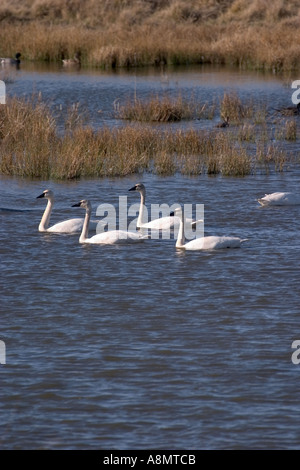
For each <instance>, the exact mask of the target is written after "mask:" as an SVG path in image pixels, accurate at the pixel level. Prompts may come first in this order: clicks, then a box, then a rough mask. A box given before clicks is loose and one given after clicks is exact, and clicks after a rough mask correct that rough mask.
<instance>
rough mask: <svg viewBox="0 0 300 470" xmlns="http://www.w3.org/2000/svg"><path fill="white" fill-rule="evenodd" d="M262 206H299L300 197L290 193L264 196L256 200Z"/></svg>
mask: <svg viewBox="0 0 300 470" xmlns="http://www.w3.org/2000/svg"><path fill="white" fill-rule="evenodd" d="M257 201H258V202H259V204H261V205H262V206H292V205H296V204H300V197H299V196H295V195H294V194H293V193H290V192H282V193H280V192H277V193H271V194H265V196H264V197H261V198H260V199H258V200H257Z"/></svg>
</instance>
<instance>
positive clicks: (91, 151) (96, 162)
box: [0, 95, 299, 179]
mask: <svg viewBox="0 0 300 470" xmlns="http://www.w3.org/2000/svg"><path fill="white" fill-rule="evenodd" d="M232 100H233V103H235V104H237V103H239V101H238V100H237V98H236V97H235V96H233V98H232ZM223 101H225V102H226V103H227V106H228V104H229V101H228V96H227V95H225V96H224V100H223ZM163 104H164V103H163V102H162V106H163ZM183 107H185V103H183ZM232 109H233V111H234V112H236V108H235V107H234V106H233V104H232ZM238 109H239V110H240V111H241V109H242V110H243V112H244V113H245V116H247V112H248V113H249V112H250V111H251V113H252V114H251V116H252V117H254V116H255V109H253V108H251V107H250V106H249V105H248V106H246V105H242V108H240V105H239V108H238ZM233 111H232V112H233ZM64 127H65V132H64V133H63V135H62V134H61V132H58V130H57V122H56V119H55V118H54V116H53V114H52V112H51V108H50V106H48V105H47V104H45V103H44V102H43V100H42V98H41V96H33V97H31V98H30V99H24V98H22V99H18V98H11V99H9V100H8V103H7V104H6V105H2V106H0V173H1V174H7V175H18V176H26V177H38V178H43V179H50V178H53V179H71V178H80V177H107V176H125V175H129V174H134V173H143V172H145V171H148V172H153V173H156V174H160V175H171V174H174V173H176V172H178V173H181V174H185V175H198V174H201V173H207V174H222V175H229V176H245V175H248V174H250V173H254V172H256V171H260V172H261V171H264V172H267V171H269V170H270V169H272V170H274V169H275V170H276V171H283V170H285V169H286V168H287V166H288V165H290V164H291V163H292V164H294V163H298V159H299V157H298V156H296V155H291V154H289V153H288V152H286V151H284V150H283V146H282V143H283V142H288V141H290V140H295V139H297V135H296V125H295V122H294V121H293V119H292V120H289V121H287V120H285V119H283V118H280V120H279V121H278V124H277V127H276V138H277V142H276V143H275V144H274V143H272V144H271V143H270V142H272V141H273V142H274V135H272V136H271V135H270V131H269V130H268V127H267V124H266V122H260V124H255V122H254V121H251V122H250V121H249V120H248V117H245V118H244V123H243V122H242V121H241V124H240V125H239V126H237V127H232V128H227V129H225V130H223V129H212V130H210V131H202V130H193V129H191V130H186V131H183V130H181V129H180V130H179V129H178V130H174V129H169V130H168V129H165V130H158V129H157V128H156V127H155V128H153V127H151V126H148V125H145V124H143V125H141V124H140V123H138V122H136V123H134V124H133V123H132V124H125V125H124V127H120V128H114V129H108V128H102V129H99V130H97V131H95V130H93V129H92V128H91V127H89V126H88V125H85V124H84V119H81V116H80V114H78V109H76V107H75V108H73V109H71V110H70V112H69V113H68V114H67V116H66V117H65V124H64Z"/></svg>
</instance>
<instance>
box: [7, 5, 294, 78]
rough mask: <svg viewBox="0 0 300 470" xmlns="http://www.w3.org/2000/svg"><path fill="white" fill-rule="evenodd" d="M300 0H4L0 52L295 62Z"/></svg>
mask: <svg viewBox="0 0 300 470" xmlns="http://www.w3.org/2000/svg"><path fill="white" fill-rule="evenodd" d="M299 16H300V3H299V2H298V1H293V2H282V0H273V2H272V4H271V5H269V4H268V2H266V1H264V0H254V1H253V2H247V1H246V0H238V1H237V0H235V1H234V0H229V1H225V0H223V1H220V0H211V1H209V2H207V1H206V2H204V1H201V2H200V1H195V0H160V1H158V0H151V1H149V0H147V1H146V0H127V1H120V0H111V1H109V2H108V1H105V2H104V1H103V2H99V1H95V0H86V1H85V2H82V1H80V0H54V1H50V0H36V1H34V2H29V1H26V0H20V1H18V2H15V1H14V2H12V1H10V0H2V2H1V5H0V21H1V29H0V44H1V50H0V55H4V54H5V55H6V56H7V55H8V54H9V55H12V54H15V52H16V50H20V51H21V52H22V57H23V59H27V60H48V61H60V60H61V59H62V58H64V57H67V56H73V55H74V53H75V52H76V51H80V52H81V57H82V62H83V64H90V65H95V66H98V67H124V66H126V67H131V66H140V65H149V64H152V65H159V66H161V65H162V64H187V63H188V64H192V63H216V64H233V65H237V66H239V67H242V68H246V67H248V68H256V69H268V70H273V71H281V70H293V69H299V53H300V46H299V44H300V31H299Z"/></svg>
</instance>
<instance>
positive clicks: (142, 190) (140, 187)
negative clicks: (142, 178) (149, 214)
mask: <svg viewBox="0 0 300 470" xmlns="http://www.w3.org/2000/svg"><path fill="white" fill-rule="evenodd" d="M128 191H139V192H140V193H145V191H146V188H145V186H144V185H143V183H137V184H135V185H134V186H133V187H132V188H130V189H128Z"/></svg>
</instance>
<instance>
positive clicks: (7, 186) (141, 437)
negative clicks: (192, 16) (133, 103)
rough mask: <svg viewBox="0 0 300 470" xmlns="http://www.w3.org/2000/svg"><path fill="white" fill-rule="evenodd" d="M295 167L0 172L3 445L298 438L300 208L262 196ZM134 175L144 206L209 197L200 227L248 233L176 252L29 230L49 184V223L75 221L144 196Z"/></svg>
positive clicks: (215, 445)
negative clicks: (56, 177) (82, 174)
mask: <svg viewBox="0 0 300 470" xmlns="http://www.w3.org/2000/svg"><path fill="white" fill-rule="evenodd" d="M73 78H74V77H73ZM41 80H42V79H41ZM65 80H66V79H65ZM20 86H21V85H20V83H19V82H16V83H15V84H14V87H15V88H17V87H20ZM124 86H126V84H125V85H124ZM261 86H262V85H261ZM276 86H277V85H276ZM275 88H276V87H275ZM266 89H267V90H270V89H268V88H266ZM282 99H283V95H282ZM299 176H300V175H299V172H298V171H296V170H293V171H290V172H286V173H283V174H275V175H274V174H270V175H259V174H257V175H254V176H248V177H246V178H243V179H239V178H236V179H235V178H222V177H207V176H205V175H200V176H199V177H195V178H187V177H182V176H174V177H170V178H159V177H156V176H154V175H144V176H143V177H139V178H138V179H137V178H136V177H128V178H123V179H118V178H115V179H103V180H97V179H94V180H81V181H73V182H64V183H59V182H44V181H38V180H37V181H31V180H21V179H15V178H5V177H2V178H1V179H0V220H1V222H0V237H1V245H0V252H1V330H0V340H2V341H4V342H5V344H6V364H5V365H0V375H1V388H0V395H1V400H0V416H1V423H2V433H1V436H0V448H1V449H107V448H110V449H254V448H256V449H297V448H299V447H300V431H299V422H300V410H299V398H300V397H299V395H300V392H299V387H298V379H299V372H300V365H295V364H293V362H292V360H291V356H292V352H293V350H292V348H291V345H292V342H293V341H294V340H296V339H300V332H299V328H298V326H299V300H300V299H299V281H300V274H299V255H300V241H299V233H300V218H299V211H300V207H299V206H294V207H277V208H275V207H270V208H261V207H260V206H259V205H258V203H257V201H256V199H257V198H258V197H261V196H262V195H263V194H264V193H268V192H273V191H285V190H292V191H295V192H298V193H299ZM140 179H141V180H142V181H143V182H144V183H145V185H146V188H147V201H146V204H147V206H150V204H151V203H163V202H165V203H167V204H173V203H174V202H178V203H181V204H184V203H194V204H196V203H199V204H201V203H204V205H205V233H206V234H218V235H223V234H224V235H237V236H241V237H242V238H248V239H249V240H248V242H247V243H245V244H244V245H243V247H242V248H241V249H235V250H221V251H216V252H186V253H185V252H182V251H178V250H176V249H175V240H173V239H171V240H146V241H145V242H144V243H141V244H138V245H134V246H111V247H109V246H92V245H91V246H84V245H80V244H79V242H78V235H56V234H45V233H44V234H43V233H39V232H38V230H37V227H38V224H39V221H40V218H41V215H42V212H43V210H44V207H45V201H43V200H41V199H36V196H38V195H39V194H40V193H41V192H42V191H43V190H44V189H46V188H47V187H50V188H51V189H53V191H54V193H55V195H56V205H55V207H54V211H53V215H52V219H51V221H52V222H53V223H55V222H57V221H60V220H64V219H65V218H69V217H73V216H74V217H76V216H78V214H79V213H81V214H82V215H83V212H82V210H81V209H79V208H71V205H72V204H74V203H76V202H78V201H79V200H80V199H82V198H89V199H90V200H91V202H92V204H93V215H95V210H96V207H97V205H98V204H101V203H103V202H107V203H110V204H114V205H115V206H116V207H117V206H118V201H119V196H124V195H126V196H128V204H131V203H134V202H138V201H139V197H138V195H137V194H135V193H128V189H129V188H130V187H131V186H132V185H133V184H134V183H136V182H138V181H139V180H140Z"/></svg>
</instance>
